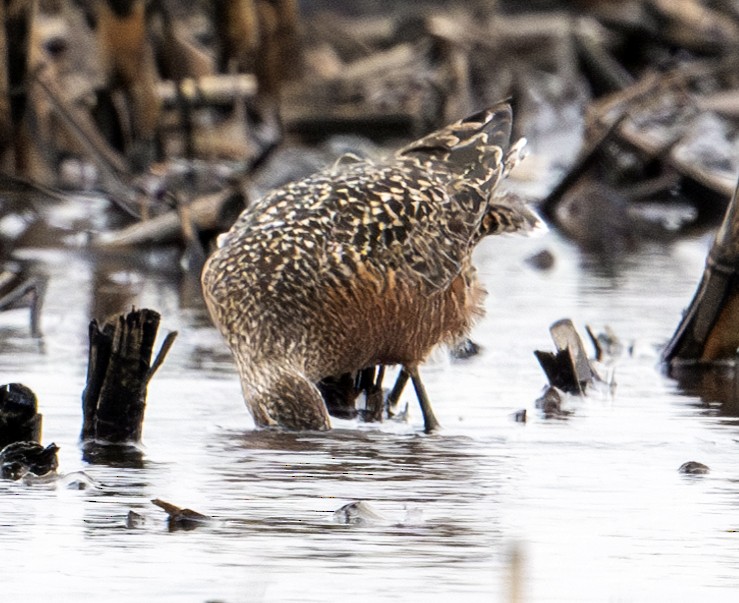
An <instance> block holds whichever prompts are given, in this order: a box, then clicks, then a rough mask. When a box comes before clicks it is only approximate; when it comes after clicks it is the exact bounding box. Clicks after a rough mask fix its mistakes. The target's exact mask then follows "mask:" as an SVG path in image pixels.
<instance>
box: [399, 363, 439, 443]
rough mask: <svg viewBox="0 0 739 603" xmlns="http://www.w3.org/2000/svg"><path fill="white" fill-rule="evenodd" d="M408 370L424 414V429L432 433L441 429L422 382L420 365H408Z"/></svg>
mask: <svg viewBox="0 0 739 603" xmlns="http://www.w3.org/2000/svg"><path fill="white" fill-rule="evenodd" d="M406 370H407V371H408V373H409V374H410V377H411V381H413V388H414V389H415V390H416V397H417V398H418V403H419V404H420V405H421V413H422V414H423V430H424V431H425V432H426V433H432V432H434V431H436V430H437V429H439V427H441V425H439V421H437V420H436V417H435V416H434V411H433V409H432V408H431V402H429V397H428V394H427V393H426V388H425V387H424V386H423V383H421V376H420V375H419V374H418V367H416V366H412V367H406Z"/></svg>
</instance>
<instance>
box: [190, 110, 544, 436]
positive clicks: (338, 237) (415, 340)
mask: <svg viewBox="0 0 739 603" xmlns="http://www.w3.org/2000/svg"><path fill="white" fill-rule="evenodd" d="M510 133H511V109H510V107H509V106H508V105H507V104H500V105H497V106H495V107H492V108H491V109H488V110H486V111H482V112H480V113H478V114H475V115H473V116H471V117H468V118H467V119H464V120H461V121H458V122H456V123H454V124H452V125H450V126H447V127H446V128H443V129H442V130H439V131H438V132H434V133H433V134H430V135H429V136H426V137H424V138H422V139H420V140H418V141H416V142H414V143H412V144H410V145H408V146H406V147H404V148H403V149H401V150H399V151H398V152H396V153H395V154H394V155H392V156H391V157H390V158H388V159H387V160H386V161H384V162H381V163H371V162H367V161H355V160H343V161H339V162H337V164H336V165H334V166H333V167H331V168H329V169H326V170H323V171H321V172H318V173H316V174H314V175H312V176H309V177H308V178H304V179H303V180H299V181H297V182H293V183H291V184H288V185H286V186H284V187H283V188H280V189H277V190H275V191H273V192H272V193H270V194H268V195H267V196H265V197H264V198H263V199H262V200H261V201H259V202H258V203H256V204H255V205H254V206H252V207H250V208H249V209H247V210H246V211H244V212H243V213H242V214H241V216H240V217H239V219H238V220H237V221H236V223H235V224H234V225H233V227H232V228H231V230H230V231H229V232H228V233H226V234H225V235H222V237H221V238H220V239H219V248H218V250H216V251H215V252H214V253H213V255H212V256H211V257H210V258H209V260H208V262H207V264H206V266H205V269H204V272H203V289H204V292H205V299H206V302H207V305H208V308H209V310H210V313H211V316H212V317H213V320H214V321H215V323H216V325H218V327H219V328H220V330H221V332H222V333H223V335H224V337H225V339H226V341H227V343H228V345H229V347H230V348H231V351H232V352H233V355H234V358H235V360H236V364H237V366H238V369H239V374H240V377H241V385H242V389H243V392H244V398H245V400H246V403H247V406H248V407H249V409H250V411H251V413H252V415H253V416H254V420H255V422H256V423H257V425H259V426H280V427H284V428H288V429H327V428H329V426H330V423H329V417H328V413H327V412H326V407H325V405H324V403H323V400H322V398H321V396H320V394H319V391H318V389H317V388H316V385H315V384H316V383H317V382H318V381H319V380H321V379H323V378H325V377H327V376H331V375H340V374H342V373H347V372H353V371H356V370H358V369H361V368H364V367H368V366H373V365H377V364H401V365H403V366H404V367H406V368H408V369H409V370H410V372H411V375H417V374H416V373H415V369H416V367H417V366H418V364H419V363H421V362H423V360H424V359H425V358H426V356H427V355H428V353H429V352H430V351H431V350H432V349H433V348H434V346H436V345H437V344H439V343H443V342H452V341H454V340H456V339H458V338H460V337H461V336H463V335H465V334H466V333H467V332H468V330H469V328H470V326H471V324H472V322H473V321H474V319H475V318H476V317H478V316H480V315H482V313H483V307H482V300H483V298H484V295H485V292H484V289H483V288H482V287H481V286H480V284H479V283H478V281H477V278H476V275H475V270H474V268H473V267H472V264H471V254H472V250H473V248H474V246H475V244H476V243H477V242H478V241H479V240H480V239H481V238H482V237H483V236H485V235H489V234H497V233H502V232H514V231H519V230H529V229H531V228H532V227H533V226H534V225H535V224H536V223H537V218H536V216H535V215H534V214H533V213H532V212H530V211H529V210H528V209H527V208H526V207H525V205H524V204H523V203H521V202H520V201H518V200H516V199H514V198H512V197H507V196H503V197H500V198H497V197H495V196H494V195H493V191H494V189H495V187H496V185H497V183H498V182H499V181H500V179H501V178H503V177H504V176H505V175H506V174H507V173H508V171H509V170H510V169H511V168H512V167H513V165H515V163H516V162H517V161H518V159H519V157H520V153H521V147H522V144H523V141H520V142H519V143H517V144H515V145H513V146H511V145H510ZM414 383H415V378H414Z"/></svg>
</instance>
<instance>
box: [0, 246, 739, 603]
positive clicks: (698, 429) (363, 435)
mask: <svg viewBox="0 0 739 603" xmlns="http://www.w3.org/2000/svg"><path fill="white" fill-rule="evenodd" d="M541 246H542V241H541V240H538V241H537V240H534V241H526V240H524V241H520V240H514V239H504V238H503V239H499V240H496V241H490V242H486V243H484V244H483V245H482V246H481V249H480V250H479V253H478V254H477V258H478V265H479V266H480V274H481V278H482V279H483V281H484V283H485V284H486V285H487V287H488V289H489V290H490V293H491V294H490V297H489V299H488V302H486V303H487V304H488V310H489V314H488V317H487V318H485V319H483V320H482V321H481V322H480V323H479V324H478V325H477V327H476V329H475V331H474V333H473V338H474V339H475V341H476V342H478V343H479V344H481V346H482V348H483V350H484V351H483V353H482V354H481V355H480V356H478V357H476V358H474V359H471V360H469V361H464V362H461V361H455V362H453V363H452V362H450V361H449V360H448V359H447V357H446V356H443V357H439V358H433V359H432V360H431V361H430V362H429V363H428V365H427V366H425V367H424V380H425V382H426V386H427V388H428V389H429V392H430V395H431V396H432V399H433V403H434V407H435V411H436V412H437V414H438V415H439V419H440V421H441V423H442V426H443V429H442V431H441V432H440V433H438V434H434V435H430V436H426V435H423V434H422V433H420V432H421V429H422V421H421V417H420V416H419V415H418V412H417V409H416V407H415V406H413V404H411V417H410V419H409V422H408V423H395V422H386V423H382V424H377V425H371V426H370V425H363V424H360V423H357V422H352V421H337V422H336V426H337V429H335V430H334V431H332V432H330V433H302V434H290V433H279V432H272V431H254V430H253V429H252V427H253V423H252V422H251V421H250V419H249V417H248V415H247V413H246V409H245V408H244V404H243V400H242V399H241V393H240V389H239V383H238V378H237V376H236V373H235V370H234V368H233V365H232V362H231V358H230V355H229V353H228V350H227V349H226V347H225V345H224V344H223V341H222V340H221V338H220V336H219V334H218V333H217V332H216V331H215V329H213V328H212V326H211V325H210V322H209V320H208V317H207V314H206V313H205V310H204V308H203V307H202V302H200V301H198V298H197V291H196V290H195V289H188V287H189V285H188V287H185V286H184V285H183V284H182V283H183V281H182V278H181V277H180V276H179V273H178V272H177V271H175V270H173V269H172V268H171V265H170V267H169V268H168V267H167V266H164V265H159V263H160V262H161V263H162V264H165V263H167V262H169V261H170V260H171V258H169V259H168V256H166V254H165V255H158V254H155V253H150V252H146V251H143V252H142V251H139V252H135V253H132V254H131V255H130V257H124V256H123V255H121V258H116V257H112V256H113V255H115V254H111V257H103V256H102V255H97V256H91V255H88V254H86V253H85V254H82V253H73V252H61V251H59V250H56V251H55V252H54V253H53V254H52V253H50V252H47V251H37V250H33V251H31V252H28V253H29V255H32V256H33V257H34V259H36V260H37V261H40V262H41V263H42V264H43V265H44V267H45V269H47V270H48V273H49V275H50V281H49V291H50V293H49V295H48V298H47V304H46V310H45V313H44V317H43V318H44V322H43V324H44V331H45V335H44V344H45V351H44V353H43V354H42V353H39V351H38V349H37V347H35V346H31V345H30V344H28V341H30V338H28V323H27V315H24V316H23V317H22V330H21V326H20V325H16V326H17V328H15V327H12V329H11V327H8V326H4V327H2V326H0V336H3V334H4V333H5V332H6V331H4V330H2V329H3V328H4V329H11V330H13V338H15V342H13V341H8V340H7V339H4V340H3V349H2V351H0V372H3V373H4V374H7V375H11V374H12V375H13V378H12V379H6V380H5V381H8V380H13V381H21V382H24V383H26V384H27V385H28V386H30V387H31V388H32V389H33V390H34V391H35V392H36V394H37V396H38V398H39V405H40V411H41V412H42V413H43V414H44V428H45V434H44V440H45V441H49V442H50V441H55V442H57V444H59V445H60V470H61V471H64V472H72V471H76V470H80V469H82V470H84V471H85V472H86V473H87V474H88V475H89V476H90V478H91V479H92V480H94V483H99V484H100V487H99V488H97V489H96V488H88V489H85V490H70V489H67V488H65V487H63V486H57V487H56V488H55V487H53V486H44V487H41V486H25V485H23V484H17V483H5V482H0V526H1V527H2V530H0V544H1V547H0V550H2V555H3V570H4V583H3V600H6V599H7V600H9V601H18V600H23V601H26V600H29V601H46V600H55V599H56V598H58V597H59V596H60V595H59V593H64V597H65V598H67V599H69V600H83V599H84V598H85V597H87V598H89V590H90V585H95V586H97V585H104V588H105V596H106V600H109V601H131V600H157V601H162V602H164V601H177V602H179V601H206V600H223V601H244V600H250V597H252V598H254V599H256V600H264V601H301V602H304V601H320V602H322V603H323V602H325V601H343V600H347V599H353V600H357V601H373V602H374V601H407V600H409V598H410V599H413V600H415V599H416V598H418V599H422V600H424V601H449V600H453V599H455V598H459V599H460V600H464V601H485V602H487V601H495V600H503V599H502V597H504V596H505V594H506V592H507V583H508V576H509V572H510V554H509V552H510V550H511V546H512V545H513V544H514V543H515V544H516V546H518V547H520V549H521V550H522V551H525V553H526V554H525V556H524V559H523V563H524V564H525V567H524V568H523V569H521V570H520V572H521V574H522V575H523V576H524V581H525V583H524V585H523V592H524V593H525V594H526V595H527V596H529V597H530V600H536V601H547V600H560V601H570V600H589V601H590V600H610V599H623V600H664V599H665V598H670V596H671V595H673V596H672V598H673V599H676V600H677V599H679V598H681V597H682V598H683V599H685V598H688V599H693V600H702V599H706V598H721V597H724V598H727V600H730V599H729V597H733V596H734V595H735V589H736V587H739V580H738V579H737V568H738V567H739V552H738V551H737V548H736V546H735V544H736V539H735V538H734V536H735V535H734V534H733V533H729V532H728V530H731V529H735V528H736V527H737V526H736V520H735V508H736V500H737V497H739V480H738V479H737V476H736V471H735V467H736V459H735V458H734V457H735V454H734V453H735V450H736V439H737V437H738V432H737V425H736V422H735V420H734V418H735V417H737V412H736V409H735V408H730V407H729V406H726V407H724V406H720V405H718V404H716V402H717V401H721V400H724V398H723V397H722V396H723V395H724V393H725V391H724V390H726V391H729V390H730V389H731V386H733V374H732V376H729V374H728V373H726V374H724V373H722V372H720V371H719V372H718V373H717V374H710V373H706V374H700V375H698V376H697V377H692V378H690V379H682V378H681V379H680V380H679V382H678V384H679V385H678V386H679V388H680V389H679V391H676V389H677V387H678V386H676V384H675V382H673V381H670V380H668V379H666V378H663V376H662V375H660V373H659V371H658V369H657V368H656V367H657V361H658V353H657V351H655V349H656V348H655V345H656V343H659V342H663V341H665V340H666V339H667V338H668V337H669V335H670V333H671V332H672V330H673V329H674V327H675V325H676V324H677V322H678V320H679V315H680V312H681V310H682V308H683V307H684V305H685V304H686V303H687V302H688V300H689V298H690V296H691V295H692V293H693V291H694V288H695V282H696V279H697V278H698V277H699V275H700V272H701V270H702V269H703V265H704V258H705V251H704V247H703V246H702V244H701V243H700V242H687V243H686V244H685V245H682V246H677V247H674V248H662V247H658V246H649V245H647V246H645V247H644V248H643V249H641V250H640V251H639V252H638V253H635V254H633V255H629V256H628V257H627V258H625V259H623V260H622V264H621V266H620V268H619V270H618V272H617V273H616V274H615V275H614V274H613V273H610V272H607V271H606V272H603V271H600V269H598V268H596V267H595V266H591V265H589V264H588V263H587V262H588V261H589V260H583V261H582V262H581V257H580V255H579V254H578V253H577V252H576V251H575V250H574V249H573V248H572V247H571V246H569V245H568V244H566V243H563V242H562V241H561V240H559V239H557V237H554V236H553V237H551V238H550V239H548V240H547V242H546V246H548V247H549V248H551V249H552V251H553V253H554V254H555V255H556V257H557V261H556V263H555V265H554V266H553V268H552V269H551V270H549V271H547V272H541V271H535V270H532V269H529V268H527V267H526V266H527V265H526V264H525V258H527V257H529V256H530V255H531V254H532V253H533V252H534V251H536V250H538V249H540V248H541ZM98 289H100V291H98ZM129 304H136V305H137V306H141V307H150V308H153V309H156V310H158V311H160V312H161V313H162V317H163V318H162V329H166V330H178V331H179V333H180V334H179V336H178V339H177V341H176V343H175V346H174V348H173V349H172V352H171V354H170V355H169V356H168V358H167V361H166V362H165V363H164V366H163V367H162V369H161V370H160V372H158V373H157V375H156V377H155V378H154V379H153V380H152V383H151V384H150V388H149V397H148V403H147V414H146V419H145V427H144V444H145V448H144V449H143V452H144V457H143V462H142V463H141V465H137V466H136V467H135V468H132V467H130V466H128V467H127V466H125V463H124V464H123V465H124V466H119V464H114V463H106V464H88V463H86V462H84V461H83V460H82V457H81V452H80V450H79V449H78V448H77V437H78V434H79V430H80V426H81V413H80V394H81V391H82V388H83V386H84V374H85V369H86V363H87V325H88V323H89V320H90V317H91V316H90V313H91V312H92V313H97V314H100V315H102V314H104V313H108V312H113V311H119V310H127V309H128V305H129ZM122 306H123V307H122ZM565 316H569V317H571V318H572V319H573V321H574V322H575V324H576V325H577V327H578V329H582V328H583V327H584V325H585V324H592V325H605V324H608V325H610V326H611V327H612V329H613V330H614V331H615V332H616V334H617V335H618V336H619V337H620V338H621V339H622V340H623V341H624V342H626V343H627V345H628V346H630V347H632V348H633V349H634V350H637V352H636V353H634V354H632V355H630V356H628V357H623V358H620V359H619V362H618V364H617V366H616V381H617V382H618V389H617V390H616V392H615V394H614V395H613V396H599V395H598V394H597V393H595V394H593V395H589V396H585V397H583V398H578V399H577V400H573V401H570V402H571V406H572V409H573V410H575V411H576V412H574V413H573V414H571V415H569V419H568V420H567V421H551V420H547V419H546V418H545V417H544V416H542V414H541V413H540V412H537V411H536V410H535V408H534V401H535V400H536V398H537V397H538V396H539V395H540V393H541V387H542V385H543V384H544V376H543V374H542V373H541V370H540V368H539V367H538V366H537V364H536V360H535V358H534V357H533V354H532V352H533V350H534V349H543V348H544V349H546V348H548V347H549V346H550V345H551V343H550V340H549V334H548V332H547V330H548V327H549V325H550V324H551V323H552V322H554V321H555V320H557V319H559V318H562V317H565ZM0 317H1V318H2V319H3V320H5V319H6V317H5V316H0ZM727 388H728V389H727ZM722 392H724V393H722ZM520 408H527V409H528V411H529V412H528V415H527V416H528V417H529V420H528V421H527V422H526V423H525V424H521V423H515V422H513V421H512V420H511V419H510V413H511V412H512V411H514V410H516V409H520ZM717 416H719V417H722V418H723V417H727V418H730V421H724V420H721V421H717V420H716V417H717ZM688 460H698V461H701V462H704V463H705V464H706V465H708V466H710V467H711V473H710V474H708V475H705V476H701V477H702V479H692V480H690V479H685V476H681V475H680V474H679V473H678V472H677V468H678V467H679V466H680V465H681V464H682V463H684V462H685V461H688ZM156 498H159V499H163V500H166V501H168V502H171V503H173V504H175V505H177V506H180V507H187V508H191V509H194V510H195V511H198V512H200V513H202V514H204V515H207V516H208V517H211V518H213V522H212V523H208V524H207V525H204V526H201V527H198V528H197V529H195V530H192V531H177V532H170V531H169V530H168V523H167V517H166V514H165V513H163V512H162V511H161V510H160V509H158V508H157V507H155V506H154V505H153V504H152V503H151V500H152V499H156ZM356 501H362V502H364V503H366V504H368V505H371V507H372V509H374V510H375V511H376V513H377V515H378V516H379V517H380V518H381V519H379V520H377V521H373V522H368V523H364V524H359V525H355V524H348V525H347V524H340V523H337V522H336V521H335V520H334V513H335V512H336V510H337V509H339V508H341V507H342V506H344V505H346V504H347V503H352V502H356ZM130 512H134V513H135V514H136V516H137V517H139V518H140V520H137V521H135V522H133V523H132V522H130V521H129V513H130ZM644 568H647V569H644ZM517 571H518V570H517ZM29 575H32V576H39V577H42V579H39V580H33V581H29V580H28V579H27V576H29ZM5 576H9V577H5ZM204 576H207V580H206V579H204V578H203V577H204ZM260 597H261V598H260Z"/></svg>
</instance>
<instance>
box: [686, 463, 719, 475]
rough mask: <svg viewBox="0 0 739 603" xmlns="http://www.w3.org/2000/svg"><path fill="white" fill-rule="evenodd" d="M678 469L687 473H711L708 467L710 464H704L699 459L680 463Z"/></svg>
mask: <svg viewBox="0 0 739 603" xmlns="http://www.w3.org/2000/svg"><path fill="white" fill-rule="evenodd" d="M678 471H679V472H680V473H684V474H686V475H705V474H707V473H710V471H711V470H710V469H709V468H708V465H704V464H703V463H699V462H698V461H688V462H687V463H683V464H682V465H680V467H679V468H678Z"/></svg>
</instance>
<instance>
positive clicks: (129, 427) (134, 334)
mask: <svg viewBox="0 0 739 603" xmlns="http://www.w3.org/2000/svg"><path fill="white" fill-rule="evenodd" d="M159 319H160V316H159V314H158V313H157V312H154V311H153V310H147V309H142V310H135V309H134V310H132V311H131V312H130V313H128V314H125V315H124V314H121V315H118V316H117V317H115V318H114V319H112V320H110V321H108V322H106V323H105V324H104V325H103V326H102V328H101V327H100V325H99V324H98V322H97V321H96V320H93V321H92V322H91V323H90V359H89V365H88V369H87V384H86V386H85V390H84V392H83V394H82V410H83V425H82V434H81V439H82V441H83V446H84V447H85V448H86V449H87V448H88V447H93V448H94V445H95V444H100V443H104V444H122V445H131V444H134V445H135V444H136V443H138V442H140V441H141V432H142V427H143V420H144V409H145V406H146V390H147V385H148V383H149V381H150V380H151V378H152V376H153V375H154V373H155V371H156V370H157V368H158V367H159V366H160V365H161V363H162V361H163V359H164V357H165V356H166V354H167V351H168V350H169V348H170V347H171V345H172V343H173V341H174V338H175V336H176V335H177V333H176V332H172V333H169V334H168V335H167V337H166V338H165V341H164V343H163V344H162V348H161V349H160V351H159V354H158V355H157V358H156V359H155V361H154V363H153V364H152V363H151V358H152V352H153V348H154V340H155V338H156V334H157V329H158V328H159Z"/></svg>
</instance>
